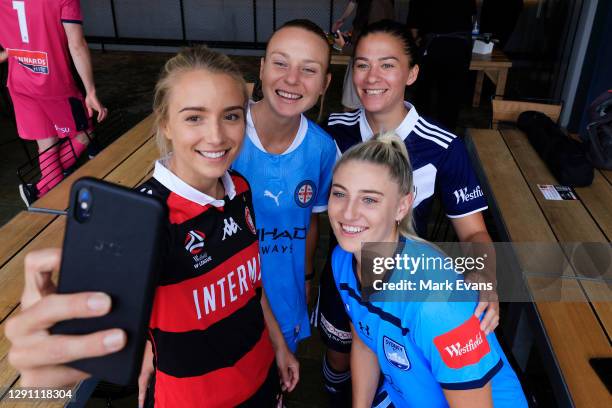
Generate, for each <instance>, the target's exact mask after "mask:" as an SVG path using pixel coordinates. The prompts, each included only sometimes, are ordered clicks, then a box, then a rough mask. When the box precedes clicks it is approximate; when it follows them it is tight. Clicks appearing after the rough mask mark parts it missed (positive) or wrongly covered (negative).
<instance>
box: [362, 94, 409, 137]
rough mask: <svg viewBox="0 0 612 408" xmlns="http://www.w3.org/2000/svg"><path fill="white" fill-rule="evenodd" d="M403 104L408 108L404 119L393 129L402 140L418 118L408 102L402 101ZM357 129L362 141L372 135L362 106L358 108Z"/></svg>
mask: <svg viewBox="0 0 612 408" xmlns="http://www.w3.org/2000/svg"><path fill="white" fill-rule="evenodd" d="M404 106H406V108H407V109H408V113H407V114H406V116H405V117H404V120H402V123H400V124H399V126H398V127H397V129H395V133H396V134H397V135H398V136H399V137H400V138H401V139H402V140H406V138H407V137H408V135H409V134H410V133H411V132H412V130H413V129H414V127H415V126H416V123H417V121H418V120H419V113H418V112H417V110H416V108H415V107H414V106H412V104H411V103H410V102H408V101H404ZM359 131H360V133H361V140H362V141H363V142H365V141H367V140H370V139H371V138H372V136H374V132H373V131H372V128H371V127H370V124H369V123H368V119H367V118H366V114H365V109H364V108H361V109H360V110H359Z"/></svg>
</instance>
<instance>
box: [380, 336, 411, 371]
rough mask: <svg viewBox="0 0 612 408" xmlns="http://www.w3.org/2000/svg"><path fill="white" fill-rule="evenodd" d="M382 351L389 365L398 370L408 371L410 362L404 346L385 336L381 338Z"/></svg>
mask: <svg viewBox="0 0 612 408" xmlns="http://www.w3.org/2000/svg"><path fill="white" fill-rule="evenodd" d="M383 350H384V352H385V357H387V361H388V362H389V363H391V364H392V365H394V366H395V367H397V368H399V369H400V370H404V371H408V370H409V369H410V360H408V355H407V354H406V348H405V347H404V346H402V345H401V344H399V343H398V342H396V341H394V340H391V339H390V338H388V337H387V336H383Z"/></svg>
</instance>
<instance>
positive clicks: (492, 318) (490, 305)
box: [474, 296, 499, 334]
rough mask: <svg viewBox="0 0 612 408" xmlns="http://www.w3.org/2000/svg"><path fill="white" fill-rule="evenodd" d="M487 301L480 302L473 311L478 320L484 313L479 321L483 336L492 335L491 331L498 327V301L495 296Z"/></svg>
mask: <svg viewBox="0 0 612 408" xmlns="http://www.w3.org/2000/svg"><path fill="white" fill-rule="evenodd" d="M489 297H490V299H489V300H488V301H487V300H481V301H480V302H478V306H476V310H474V315H475V316H476V317H477V318H479V319H480V316H481V315H482V314H483V312H485V310H486V313H485V315H484V317H483V318H482V320H481V321H480V330H482V331H484V332H485V334H489V333H492V332H493V330H495V328H496V327H497V326H498V325H499V301H498V300H497V296H494V297H491V296H489Z"/></svg>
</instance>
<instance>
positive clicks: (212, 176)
mask: <svg viewBox="0 0 612 408" xmlns="http://www.w3.org/2000/svg"><path fill="white" fill-rule="evenodd" d="M246 102H247V94H246V85H245V83H244V80H243V79H242V76H241V74H240V72H239V71H238V69H237V67H236V66H235V65H234V64H233V63H232V62H231V60H230V59H229V58H228V57H226V56H224V55H222V54H218V53H215V52H213V51H210V50H208V49H207V48H205V47H194V48H188V49H185V50H183V51H181V52H180V53H179V54H178V55H177V56H175V57H174V58H172V59H170V60H169V61H168V62H167V63H166V65H165V67H164V70H163V71H162V74H161V77H160V79H159V81H158V83H157V86H156V90H155V99H154V106H153V108H154V114H155V119H156V121H155V128H156V130H157V140H158V144H159V147H160V151H161V153H162V155H163V158H162V159H160V160H158V161H157V162H156V164H155V170H154V173H153V177H152V178H151V179H150V180H149V181H147V182H145V183H144V184H143V185H142V186H141V187H140V191H142V192H143V193H146V194H151V195H154V196H157V197H158V198H160V199H161V200H162V201H163V202H164V203H165V205H166V206H167V209H168V214H169V219H168V223H167V225H166V231H167V234H166V236H165V239H164V243H163V248H164V249H163V251H162V255H161V262H162V270H161V276H160V281H159V284H158V286H157V289H156V293H155V298H154V302H153V312H152V315H151V320H150V323H149V328H150V330H149V332H150V338H149V340H150V341H149V342H148V345H147V351H146V352H145V358H144V364H143V365H144V366H145V369H143V373H145V374H147V373H148V372H149V370H148V369H147V366H148V365H149V364H151V363H152V361H154V362H155V392H154V400H155V405H156V406H160V407H164V406H168V407H178V406H213V407H215V406H216V407H225V406H238V405H240V406H249V407H272V406H275V405H276V404H277V398H278V395H279V393H280V389H279V387H278V374H277V368H276V367H274V361H275V360H276V364H277V366H278V372H279V374H280V377H281V381H282V387H283V389H287V390H292V389H293V388H294V387H295V385H296V383H297V381H298V377H299V373H298V363H297V361H296V360H295V358H294V357H293V355H292V354H291V352H290V351H289V349H288V348H287V345H286V344H285V341H284V339H283V336H282V333H281V331H280V330H279V327H278V324H277V323H276V320H275V319H274V316H273V314H272V313H271V311H270V309H269V306H268V303H267V300H266V296H265V293H263V292H262V290H261V272H260V265H259V257H258V252H259V249H258V243H257V233H256V229H255V219H254V212H253V205H252V202H251V190H250V187H249V184H248V183H247V182H246V180H245V179H244V178H243V177H242V176H241V175H240V174H238V173H236V172H234V171H229V170H228V169H229V166H230V164H231V163H232V161H233V160H234V158H235V157H236V156H237V154H238V152H239V150H240V147H241V145H242V141H243V138H244V131H245V114H246ZM224 227H225V228H224ZM60 256H61V254H60V251H59V250H45V251H42V252H37V253H32V254H30V255H28V257H27V259H26V285H25V288H24V293H23V296H22V311H21V312H20V313H19V314H18V315H17V316H15V317H13V318H11V319H10V320H9V321H8V322H7V328H6V335H7V337H8V338H9V340H10V341H11V343H12V346H11V350H10V353H9V356H10V361H11V364H12V365H13V366H15V367H16V368H17V369H18V370H19V371H20V373H21V383H22V385H24V386H49V387H54V386H61V385H67V384H73V383H75V382H77V381H79V380H81V379H83V378H85V377H87V374H85V373H83V372H80V371H78V370H75V369H73V368H70V367H68V366H65V365H64V364H65V363H67V362H69V361H73V360H77V359H81V358H86V357H93V356H99V355H105V354H108V353H112V352H115V351H118V350H120V349H121V348H122V347H123V346H124V345H125V342H126V336H125V333H124V332H123V331H122V330H119V329H113V330H107V331H102V332H98V333H92V334H88V335H84V336H58V335H50V334H49V332H48V329H49V327H51V326H52V325H53V324H55V323H56V322H58V321H61V320H66V319H71V318H83V317H94V316H101V315H104V314H106V313H108V312H109V310H110V308H111V300H110V298H109V297H108V296H107V295H105V294H103V293H77V294H70V295H56V294H53V292H54V286H53V284H52V281H51V279H50V275H51V274H50V273H49V272H50V271H57V269H58V267H59V260H60ZM151 357H153V359H152V358H151ZM145 377H146V376H145Z"/></svg>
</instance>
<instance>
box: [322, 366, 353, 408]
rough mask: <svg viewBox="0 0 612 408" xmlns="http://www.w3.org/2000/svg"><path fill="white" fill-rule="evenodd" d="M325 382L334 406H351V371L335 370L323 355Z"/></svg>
mask: <svg viewBox="0 0 612 408" xmlns="http://www.w3.org/2000/svg"><path fill="white" fill-rule="evenodd" d="M323 384H324V385H325V391H326V392H327V394H328V395H329V397H330V401H331V406H332V407H350V406H351V371H350V370H347V371H344V372H340V371H336V370H334V369H333V368H332V367H331V366H330V365H329V363H328V361H327V356H324V357H323Z"/></svg>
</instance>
